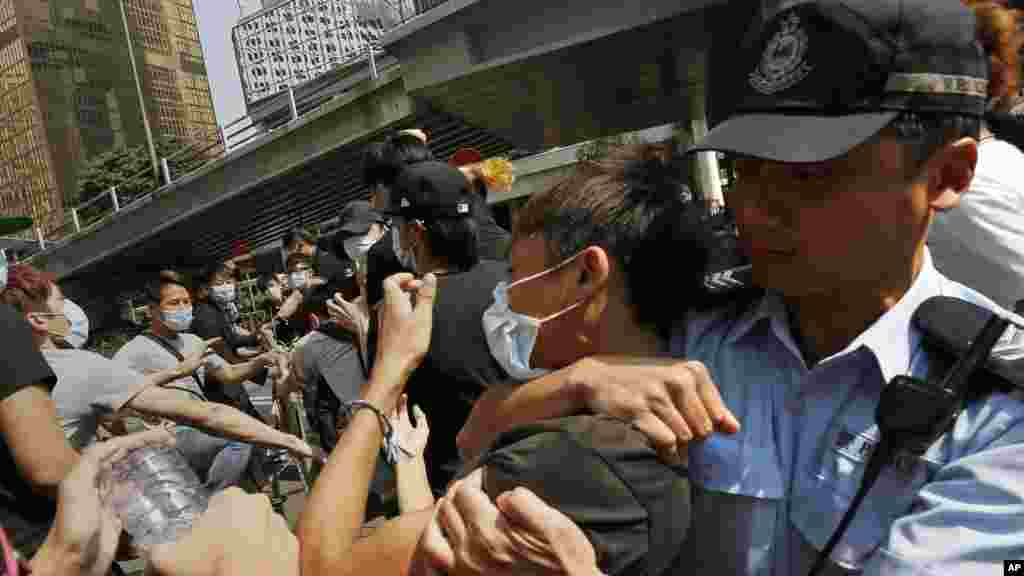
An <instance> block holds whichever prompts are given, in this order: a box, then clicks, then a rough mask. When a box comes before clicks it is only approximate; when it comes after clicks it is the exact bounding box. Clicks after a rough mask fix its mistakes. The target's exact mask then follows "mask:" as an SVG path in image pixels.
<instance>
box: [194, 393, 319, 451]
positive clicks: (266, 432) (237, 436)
mask: <svg viewBox="0 0 1024 576" xmlns="http://www.w3.org/2000/svg"><path fill="white" fill-rule="evenodd" d="M202 409H203V413H202V414H201V415H200V416H199V418H196V419H193V420H192V421H191V422H187V424H191V425H193V426H195V427H197V428H200V429H203V430H206V431H208V432H212V433H213V434H214V435H216V436H222V437H224V438H228V439H231V440H238V441H240V442H245V443H246V444H256V445H259V446H269V447H272V448H285V449H287V450H294V449H295V447H296V445H297V443H298V442H299V441H300V440H299V438H298V437H296V436H292V435H291V434H286V433H284V432H280V431H278V430H274V429H273V428H271V427H270V426H267V425H266V424H264V423H262V422H260V421H259V420H256V419H255V418H253V417H251V416H249V415H248V414H245V413H244V412H242V411H240V410H238V409H236V408H234V407H232V406H227V405H225V404H217V403H214V402H204V403H203V404H202Z"/></svg>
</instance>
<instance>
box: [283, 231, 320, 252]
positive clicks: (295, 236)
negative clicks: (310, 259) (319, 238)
mask: <svg viewBox="0 0 1024 576" xmlns="http://www.w3.org/2000/svg"><path fill="white" fill-rule="evenodd" d="M300 240H301V241H302V242H304V243H306V244H312V245H314V246H315V245H316V238H314V237H313V235H312V234H310V233H309V232H307V231H305V230H304V229H302V228H292V229H291V230H289V231H287V232H285V233H284V238H282V239H281V242H282V243H283V244H284V247H285V249H287V248H288V247H289V246H291V245H292V244H293V243H294V242H298V241H300Z"/></svg>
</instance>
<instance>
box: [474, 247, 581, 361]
mask: <svg viewBox="0 0 1024 576" xmlns="http://www.w3.org/2000/svg"><path fill="white" fill-rule="evenodd" d="M575 258H576V257H575V256H573V257H572V258H569V259H568V260H566V261H564V262H562V263H561V264H559V265H557V266H555V267H553V268H548V269H547V270H544V271H542V272H539V273H537V274H534V275H532V276H528V277H526V278H523V279H521V280H517V281H516V282H513V283H511V284H508V283H506V282H501V283H499V284H498V286H497V287H495V289H494V303H493V304H491V306H490V307H489V308H488V309H487V310H485V311H484V315H483V328H484V336H486V338H487V346H488V347H489V348H490V349H491V355H492V356H494V359H495V360H497V362H498V364H499V365H501V367H502V369H504V370H505V372H506V373H507V374H508V375H509V376H510V377H512V378H514V379H516V380H520V381H526V380H533V379H535V378H540V377H541V376H544V375H545V374H547V373H548V372H550V370H549V369H546V368H531V367H530V357H531V356H532V355H533V349H534V347H535V346H536V344H537V335H538V334H539V333H540V327H541V326H542V325H543V324H544V323H545V322H548V321H550V320H554V319H555V318H557V317H559V316H561V315H563V314H565V313H567V312H569V311H570V310H573V309H575V308H577V307H579V306H580V305H581V304H583V300H580V301H579V302H577V303H575V304H573V305H571V306H569V307H568V308H565V309H563V310H560V311H558V312H555V313H554V314H551V315H549V316H547V317H545V318H534V317H532V316H527V315H525V314H519V313H517V312H514V311H513V310H512V309H511V308H509V305H508V290H509V288H513V287H515V286H520V285H522V284H525V283H527V282H529V281H530V280H535V279H537V278H540V277H541V276H544V275H546V274H550V273H552V272H554V271H555V270H558V269H560V268H562V267H563V266H565V265H566V264H568V263H569V262H572V261H573V260H574V259H575Z"/></svg>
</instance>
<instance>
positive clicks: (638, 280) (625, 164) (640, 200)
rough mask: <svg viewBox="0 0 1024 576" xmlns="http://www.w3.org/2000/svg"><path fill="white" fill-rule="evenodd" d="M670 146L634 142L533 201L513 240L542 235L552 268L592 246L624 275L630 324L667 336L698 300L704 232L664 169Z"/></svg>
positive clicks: (585, 165)
mask: <svg viewBox="0 0 1024 576" xmlns="http://www.w3.org/2000/svg"><path fill="white" fill-rule="evenodd" d="M669 156H670V149H669V148H668V147H667V146H660V145H651V144H643V145H634V146H628V147H623V148H619V149H615V150H613V151H612V152H611V153H610V154H609V155H608V157H607V158H604V159H602V160H599V161H586V162H581V163H580V164H579V165H578V166H577V169H576V171H575V173H574V174H573V175H571V176H569V177H568V178H567V179H566V180H564V181H563V182H561V183H559V184H557V185H556V186H555V187H553V188H551V189H550V190H548V191H546V192H543V193H540V194H537V195H535V196H533V197H532V198H531V199H530V201H529V202H527V203H526V205H525V206H524V207H523V208H522V209H521V210H520V211H519V212H518V214H517V215H516V222H515V227H514V232H513V242H515V241H517V240H520V239H523V238H527V237H529V236H533V235H535V234H537V233H541V234H542V235H543V237H544V240H545V241H546V244H547V254H546V256H547V264H548V265H549V266H553V265H555V264H558V263H560V262H562V261H564V260H566V259H567V258H570V257H572V256H574V255H575V254H578V253H579V252H580V251H582V250H584V249H585V248H587V247H588V246H599V247H601V248H603V249H604V250H605V251H606V252H607V253H608V255H609V256H610V257H611V258H613V259H614V260H615V261H616V262H617V264H618V265H619V266H620V267H621V268H622V270H623V272H624V277H625V282H626V294H627V298H628V300H629V303H630V304H631V305H632V306H633V310H634V313H635V315H636V320H637V321H638V322H640V323H641V324H644V325H648V326H652V327H653V328H655V329H656V330H657V331H658V333H659V335H660V336H662V337H668V336H669V335H670V333H671V329H672V327H673V322H675V321H678V319H679V318H682V317H683V316H684V313H685V311H686V310H687V309H689V308H691V307H694V306H698V305H700V304H701V303H703V302H704V300H705V293H704V290H703V281H704V275H705V273H706V271H707V267H708V254H709V252H708V245H709V233H708V229H707V225H706V223H705V222H704V220H703V219H702V217H701V214H702V212H701V210H700V209H699V208H698V206H697V205H696V204H694V203H692V202H688V201H687V200H686V198H688V197H689V187H688V185H687V184H686V181H687V175H686V174H685V173H679V172H678V171H677V170H673V169H672V168H670V167H669V166H668V163H667V160H668V158H669Z"/></svg>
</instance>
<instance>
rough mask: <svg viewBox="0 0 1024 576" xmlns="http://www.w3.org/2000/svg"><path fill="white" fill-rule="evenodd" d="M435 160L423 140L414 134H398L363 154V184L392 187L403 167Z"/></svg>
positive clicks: (367, 149) (371, 146) (376, 143)
mask: <svg viewBox="0 0 1024 576" xmlns="http://www.w3.org/2000/svg"><path fill="white" fill-rule="evenodd" d="M430 160H434V154H433V152H431V151H430V147H429V146H427V144H426V143H425V142H423V140H420V139H419V138H418V137H416V136H414V135H412V134H396V135H394V136H392V137H390V138H388V139H387V140H384V141H383V142H375V143H373V144H370V145H369V146H367V148H366V150H365V151H364V152H363V170H362V172H363V183H364V184H366V185H367V186H369V187H373V186H376V185H377V184H384V185H385V186H390V185H391V184H392V183H393V182H394V181H395V178H396V177H398V173H399V172H401V171H402V167H404V166H407V165H409V164H416V163H419V162H427V161H430Z"/></svg>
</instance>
